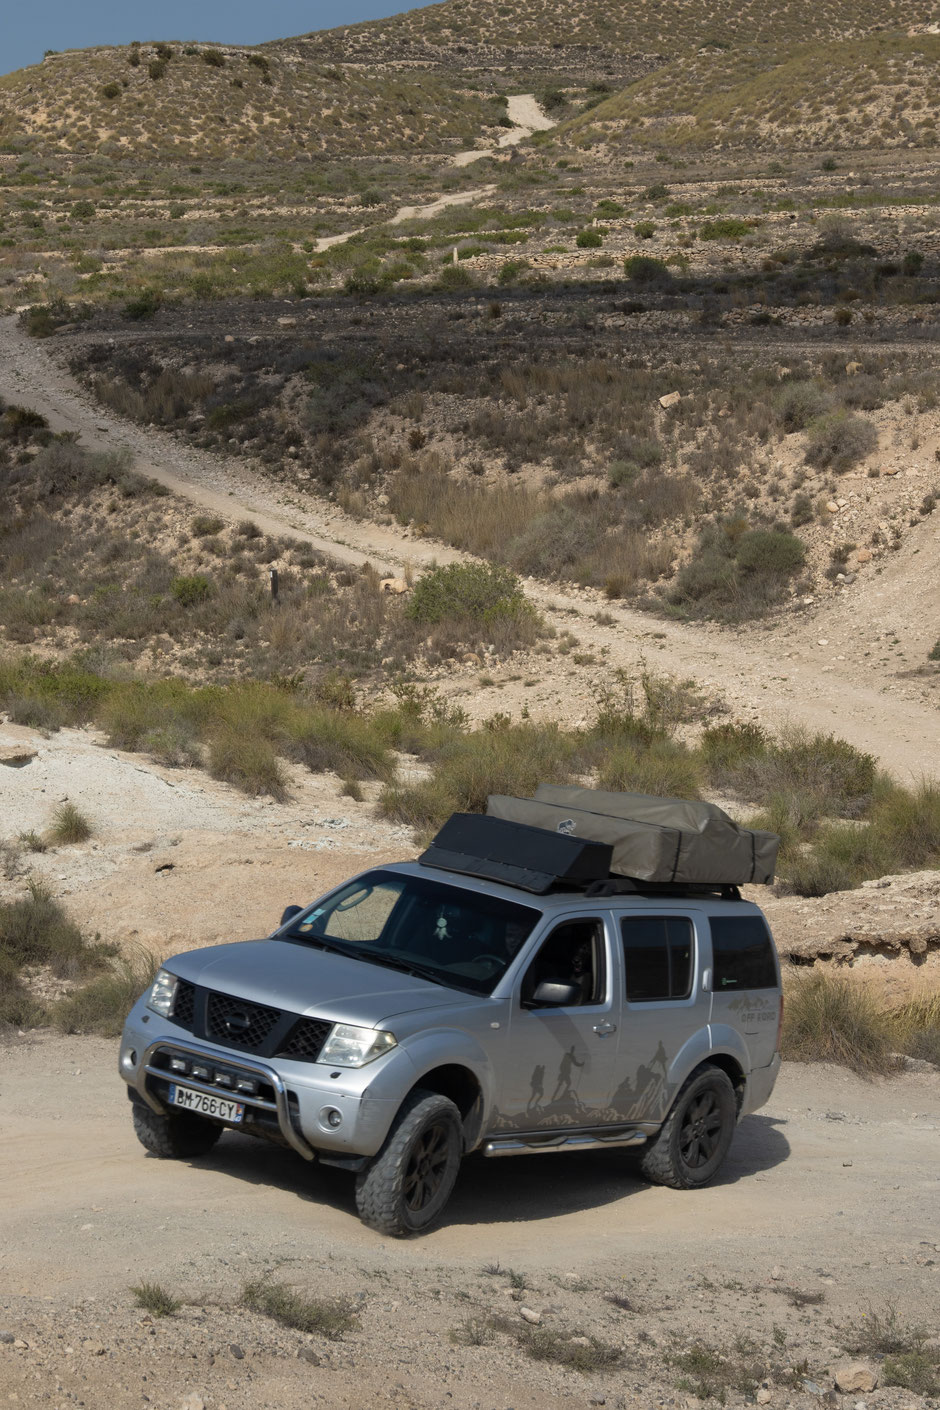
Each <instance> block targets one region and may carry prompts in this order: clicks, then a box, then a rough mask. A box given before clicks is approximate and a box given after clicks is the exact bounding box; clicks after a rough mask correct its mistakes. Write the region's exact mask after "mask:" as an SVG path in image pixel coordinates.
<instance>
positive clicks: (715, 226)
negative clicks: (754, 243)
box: [699, 215, 752, 240]
mask: <svg viewBox="0 0 940 1410" xmlns="http://www.w3.org/2000/svg"><path fill="white" fill-rule="evenodd" d="M751 228H752V222H751V221H749V220H739V219H738V218H737V217H736V216H730V215H728V216H722V218H721V219H720V220H706V222H705V224H704V225H703V226H702V228H701V230H700V231H699V238H700V239H702V240H740V239H742V237H743V236H745V235H746V234H747V233H748V231H749V230H750V229H751Z"/></svg>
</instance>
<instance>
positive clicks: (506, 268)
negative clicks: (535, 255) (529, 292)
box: [496, 259, 532, 285]
mask: <svg viewBox="0 0 940 1410" xmlns="http://www.w3.org/2000/svg"><path fill="white" fill-rule="evenodd" d="M531 268H532V266H531V264H530V263H529V261H528V260H527V259H508V260H506V263H505V264H503V265H502V266H501V267H500V271H499V273H498V274H497V276H496V282H497V284H503V285H506V284H516V283H518V281H519V279H520V277H521V276H522V275H523V274H525V272H526V271H527V270H529V269H531Z"/></svg>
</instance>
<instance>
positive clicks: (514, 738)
mask: <svg viewBox="0 0 940 1410" xmlns="http://www.w3.org/2000/svg"><path fill="white" fill-rule="evenodd" d="M575 743H576V741H575V740H573V739H572V738H571V737H570V736H567V735H565V734H563V733H562V732H561V731H560V730H558V729H557V728H556V727H555V726H545V725H530V724H519V725H513V724H510V723H509V722H508V721H507V720H505V719H503V718H500V717H497V718H496V720H494V721H492V722H491V726H490V727H489V728H486V727H485V728H483V729H480V730H476V731H475V732H474V733H473V734H454V735H453V736H452V737H451V738H450V739H449V740H447V741H446V743H445V744H444V746H443V747H442V750H441V754H440V757H439V759H438V762H437V764H436V766H435V770H434V777H433V778H432V779H430V780H428V781H425V782H422V783H419V784H416V785H413V786H405V785H400V784H396V785H391V786H389V787H388V788H386V789H385V790H384V791H383V793H382V796H381V798H380V800H379V808H380V811H381V812H382V814H383V815H384V816H385V817H391V818H395V819H396V820H398V821H400V822H406V823H410V824H411V825H412V826H414V827H419V828H431V829H433V828H436V827H439V826H440V825H441V823H443V822H444V821H446V819H447V818H448V817H449V816H450V814H451V813H454V812H470V813H482V812H484V811H485V809H486V799H487V796H488V795H489V794H490V793H507V794H510V795H513V796H515V797H530V796H531V795H532V794H533V793H534V792H535V789H536V788H537V787H538V785H539V783H542V782H545V783H563V782H566V781H567V779H568V778H569V776H570V767H571V759H572V757H573V752H574V748H575Z"/></svg>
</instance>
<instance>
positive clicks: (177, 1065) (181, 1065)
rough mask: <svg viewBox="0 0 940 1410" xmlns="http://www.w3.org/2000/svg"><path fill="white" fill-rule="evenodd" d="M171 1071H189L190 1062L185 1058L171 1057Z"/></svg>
mask: <svg viewBox="0 0 940 1410" xmlns="http://www.w3.org/2000/svg"><path fill="white" fill-rule="evenodd" d="M170 1071H171V1072H188V1071H189V1063H188V1062H187V1061H186V1059H185V1058H170Z"/></svg>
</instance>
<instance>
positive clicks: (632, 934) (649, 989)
mask: <svg viewBox="0 0 940 1410" xmlns="http://www.w3.org/2000/svg"><path fill="white" fill-rule="evenodd" d="M620 933H621V935H622V937H623V968H624V974H625V975H626V985H627V1000H628V1002H629V1003H631V1004H635V1003H642V1002H644V1000H645V1001H647V1002H648V1001H650V1000H652V999H687V998H688V997H689V994H690V993H691V991H692V922H691V921H690V920H687V919H686V918H685V917H684V916H624V917H623V918H622V919H621V921H620Z"/></svg>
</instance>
